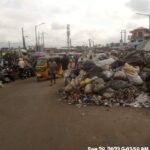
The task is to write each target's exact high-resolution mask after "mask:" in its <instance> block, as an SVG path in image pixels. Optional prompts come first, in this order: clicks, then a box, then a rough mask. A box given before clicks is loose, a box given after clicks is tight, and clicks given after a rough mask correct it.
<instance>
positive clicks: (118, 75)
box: [114, 71, 127, 80]
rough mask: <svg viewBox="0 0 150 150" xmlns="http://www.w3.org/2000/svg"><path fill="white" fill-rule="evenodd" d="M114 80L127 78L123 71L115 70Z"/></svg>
mask: <svg viewBox="0 0 150 150" xmlns="http://www.w3.org/2000/svg"><path fill="white" fill-rule="evenodd" d="M114 79H115V80H127V76H126V74H125V73H124V72H123V71H117V72H116V73H115V75H114Z"/></svg>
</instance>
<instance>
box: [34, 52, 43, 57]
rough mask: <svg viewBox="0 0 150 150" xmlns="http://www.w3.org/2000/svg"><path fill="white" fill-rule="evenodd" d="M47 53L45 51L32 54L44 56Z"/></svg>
mask: <svg viewBox="0 0 150 150" xmlns="http://www.w3.org/2000/svg"><path fill="white" fill-rule="evenodd" d="M45 55H46V53H44V52H35V53H34V54H33V55H32V56H34V57H44V56H45Z"/></svg>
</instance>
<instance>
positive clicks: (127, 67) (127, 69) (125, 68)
mask: <svg viewBox="0 0 150 150" xmlns="http://www.w3.org/2000/svg"><path fill="white" fill-rule="evenodd" d="M122 70H123V71H124V72H125V73H137V72H139V67H133V66H131V65H129V64H128V63H125V65H124V66H123V67H122Z"/></svg>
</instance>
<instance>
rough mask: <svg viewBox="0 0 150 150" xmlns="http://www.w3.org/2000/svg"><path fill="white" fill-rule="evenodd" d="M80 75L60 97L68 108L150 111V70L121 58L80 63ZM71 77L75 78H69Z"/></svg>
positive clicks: (69, 83) (68, 84)
mask: <svg viewBox="0 0 150 150" xmlns="http://www.w3.org/2000/svg"><path fill="white" fill-rule="evenodd" d="M78 69H79V73H78V74H76V76H74V77H73V78H71V80H70V82H68V83H67V85H66V86H65V88H64V89H63V90H60V91H59V93H60V94H61V96H63V99H64V100H66V101H67V103H68V104H77V105H78V104H80V105H85V104H86V105H87V104H94V105H98V106H109V107H112V106H129V107H145V108H149V107H150V98H149V95H148V94H149V91H150V69H149V68H143V67H139V66H133V65H130V64H128V63H126V62H123V61H120V60H119V59H118V58H114V57H109V58H107V59H106V58H105V59H104V60H103V59H97V58H96V59H95V58H94V59H91V60H86V61H83V62H80V61H79V68H78ZM68 76H72V75H71V71H70V74H68Z"/></svg>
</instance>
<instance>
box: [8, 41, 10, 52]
mask: <svg viewBox="0 0 150 150" xmlns="http://www.w3.org/2000/svg"><path fill="white" fill-rule="evenodd" d="M8 48H9V50H10V41H8Z"/></svg>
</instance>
